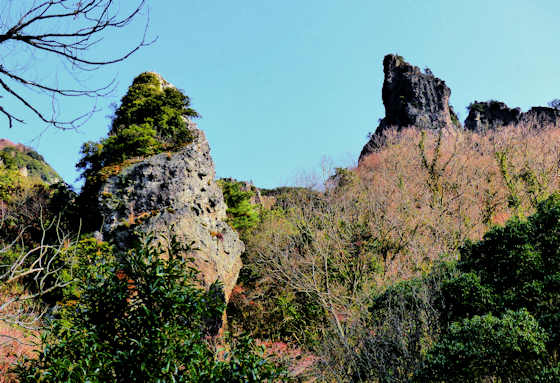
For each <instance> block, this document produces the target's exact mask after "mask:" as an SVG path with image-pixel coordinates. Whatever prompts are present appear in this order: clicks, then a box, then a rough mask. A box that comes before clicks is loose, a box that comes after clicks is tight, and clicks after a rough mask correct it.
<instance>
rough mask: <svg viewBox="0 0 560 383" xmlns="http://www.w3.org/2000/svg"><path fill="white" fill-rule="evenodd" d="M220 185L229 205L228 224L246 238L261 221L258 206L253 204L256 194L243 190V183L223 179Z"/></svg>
mask: <svg viewBox="0 0 560 383" xmlns="http://www.w3.org/2000/svg"><path fill="white" fill-rule="evenodd" d="M218 185H219V186H220V188H221V189H222V193H223V195H224V201H225V203H226V205H227V210H226V213H227V215H228V223H229V224H230V225H231V227H232V228H234V229H235V230H237V232H238V233H239V234H240V235H242V236H245V235H247V234H248V232H249V231H250V230H251V229H253V228H254V227H255V226H256V225H257V222H258V220H259V212H258V210H257V206H256V205H255V204H253V203H252V202H251V198H253V197H254V195H255V193H254V191H252V190H246V191H244V190H242V188H243V185H242V184H241V182H237V181H233V180H227V179H221V180H218Z"/></svg>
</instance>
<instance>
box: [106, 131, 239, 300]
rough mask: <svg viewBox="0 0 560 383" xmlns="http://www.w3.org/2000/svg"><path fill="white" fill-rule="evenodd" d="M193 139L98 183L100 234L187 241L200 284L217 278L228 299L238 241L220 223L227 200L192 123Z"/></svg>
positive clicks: (123, 239)
mask: <svg viewBox="0 0 560 383" xmlns="http://www.w3.org/2000/svg"><path fill="white" fill-rule="evenodd" d="M192 131H193V135H194V136H195V139H194V142H193V143H191V144H189V145H187V146H185V147H184V148H183V149H182V150H180V151H179V152H176V153H161V154H158V155H155V156H152V157H149V158H146V159H145V160H143V161H140V162H137V163H135V164H133V165H130V166H128V167H126V168H125V169H123V170H122V171H121V172H120V174H118V175H116V176H113V177H111V178H109V179H108V180H107V181H106V182H105V184H104V185H103V186H102V188H101V191H100V194H99V198H98V203H99V210H100V212H101V214H102V215H103V217H104V224H103V228H102V235H103V238H104V239H106V240H107V239H112V240H114V241H115V243H116V244H117V246H119V247H123V248H124V247H126V246H127V243H128V241H129V240H130V239H131V237H132V236H133V235H134V234H133V232H134V231H138V232H144V233H148V232H152V233H155V234H157V235H163V236H166V237H167V238H170V237H171V236H176V238H177V239H178V240H179V241H180V242H181V243H184V244H190V243H191V242H194V243H193V245H192V250H191V251H190V252H189V254H188V255H189V256H190V257H193V258H194V263H195V266H196V268H197V269H198V270H199V271H200V277H201V279H202V283H203V285H204V286H205V287H208V286H209V285H210V284H212V283H213V282H214V281H216V280H220V281H221V282H222V283H223V286H224V293H225V296H226V299H228V298H229V295H230V293H231V290H232V289H233V287H234V285H235V282H236V280H237V277H238V275H239V270H240V268H241V257H240V255H241V253H242V252H243V251H244V245H243V242H241V241H240V240H239V237H238V236H237V233H236V232H235V231H234V230H233V229H232V228H231V227H230V226H229V225H228V224H227V223H226V222H225V220H226V205H225V203H224V199H223V195H222V192H221V190H220V188H219V186H218V185H217V184H216V182H215V181H214V176H215V171H214V164H213V161H212V158H211V157H210V148H209V146H208V142H207V141H206V138H205V136H204V133H203V132H202V131H200V130H198V129H196V128H194V127H192Z"/></svg>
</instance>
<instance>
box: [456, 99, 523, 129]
mask: <svg viewBox="0 0 560 383" xmlns="http://www.w3.org/2000/svg"><path fill="white" fill-rule="evenodd" d="M468 109H469V115H468V116H467V119H466V120H465V129H467V130H472V131H475V132H483V131H486V130H488V129H495V128H497V127H499V126H505V125H510V124H516V123H518V122H519V120H520V119H521V115H522V113H521V109H519V108H513V109H512V108H509V107H508V106H507V105H506V104H504V103H503V102H498V101H494V100H490V101H475V102H473V103H472V104H470V105H469V107H468Z"/></svg>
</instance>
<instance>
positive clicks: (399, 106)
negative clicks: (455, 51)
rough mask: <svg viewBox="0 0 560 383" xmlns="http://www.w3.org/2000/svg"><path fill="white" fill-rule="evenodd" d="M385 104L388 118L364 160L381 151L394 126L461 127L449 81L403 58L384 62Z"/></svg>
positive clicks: (389, 57)
mask: <svg viewBox="0 0 560 383" xmlns="http://www.w3.org/2000/svg"><path fill="white" fill-rule="evenodd" d="M383 72H384V74H385V80H384V81H383V91H382V98H383V105H384V106H385V118H383V119H382V120H381V122H380V123H379V126H378V128H377V130H376V131H375V133H374V134H372V136H371V138H370V140H369V142H368V143H367V144H366V145H365V146H364V148H363V149H362V152H361V154H360V161H361V160H362V159H363V158H364V157H365V156H367V155H368V154H370V153H371V152H373V151H375V150H376V149H378V148H379V146H380V142H379V138H380V136H381V134H382V133H383V131H384V130H385V129H387V128H390V127H397V128H402V127H407V126H415V127H417V128H421V129H441V128H443V127H446V126H452V125H454V126H457V127H459V126H460V122H459V120H458V118H457V115H456V114H455V113H454V112H453V108H452V107H450V106H449V97H450V96H451V90H450V89H449V88H448V87H447V85H445V81H443V80H441V79H439V78H437V77H435V76H434V75H433V74H432V73H431V71H429V70H426V72H422V71H421V70H420V68H418V67H416V66H413V65H411V64H409V63H407V62H406V61H404V59H403V58H402V57H401V56H398V55H392V54H390V55H387V56H385V58H384V60H383Z"/></svg>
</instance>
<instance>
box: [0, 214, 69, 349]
mask: <svg viewBox="0 0 560 383" xmlns="http://www.w3.org/2000/svg"><path fill="white" fill-rule="evenodd" d="M1 217H2V219H1V220H0V227H1V226H2V225H4V224H5V222H4V217H5V215H4V214H2V216H1ZM39 220H40V224H41V229H42V233H43V235H42V238H41V240H40V241H39V242H38V243H37V244H35V245H33V246H31V247H29V246H26V245H25V243H23V238H24V234H25V230H26V228H25V227H22V229H21V231H20V235H18V236H17V237H16V238H15V239H13V240H12V241H11V242H8V243H6V242H3V243H1V246H0V286H2V293H1V294H0V324H4V325H7V326H8V327H5V326H2V327H1V329H0V349H1V347H2V346H4V345H9V344H10V343H11V342H18V343H22V344H24V343H25V342H26V340H25V339H20V338H18V337H14V336H12V335H10V334H9V333H6V332H5V331H2V330H5V329H6V328H10V327H12V328H19V329H23V330H31V331H37V330H39V329H40V328H41V322H42V318H43V316H44V314H45V313H46V309H45V306H44V305H43V304H41V302H40V300H39V298H40V297H42V296H44V295H46V294H49V293H51V292H53V291H55V290H58V289H61V288H63V287H65V286H67V285H68V284H70V283H72V281H73V280H72V276H71V275H66V276H65V277H63V276H62V272H61V271H62V269H63V268H64V267H65V266H68V265H64V266H62V264H63V263H62V262H61V257H62V256H63V255H64V254H65V253H67V252H68V250H69V249H72V245H73V244H74V243H75V242H76V241H77V238H78V237H79V234H75V235H70V234H67V233H64V232H62V230H61V229H60V219H59V220H51V221H49V223H46V222H45V220H43V218H42V214H41V217H39ZM49 231H55V232H56V234H57V241H55V242H56V243H55V244H50V243H47V232H49ZM66 255H68V254H66ZM24 279H27V280H30V281H32V282H33V288H32V289H30V290H24V291H20V290H19V289H17V291H15V292H13V293H10V286H16V285H17V284H18V283H21V281H22V280H24Z"/></svg>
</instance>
